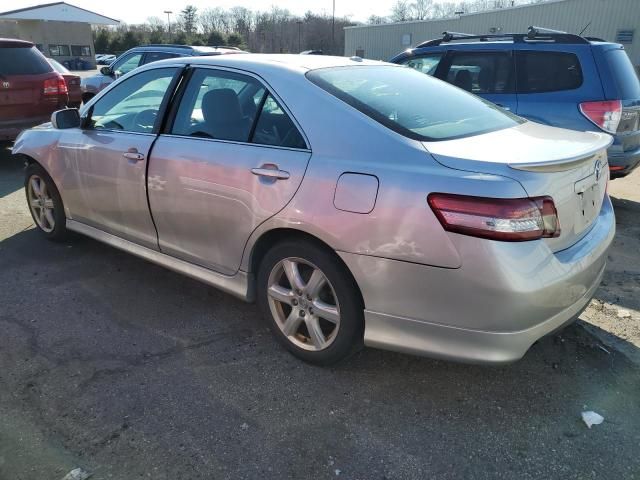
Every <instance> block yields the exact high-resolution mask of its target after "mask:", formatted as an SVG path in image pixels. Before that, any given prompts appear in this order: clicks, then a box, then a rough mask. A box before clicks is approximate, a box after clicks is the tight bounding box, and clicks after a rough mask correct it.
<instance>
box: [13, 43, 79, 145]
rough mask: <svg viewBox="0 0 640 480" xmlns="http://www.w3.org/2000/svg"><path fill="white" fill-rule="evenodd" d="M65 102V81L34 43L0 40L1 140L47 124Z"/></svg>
mask: <svg viewBox="0 0 640 480" xmlns="http://www.w3.org/2000/svg"><path fill="white" fill-rule="evenodd" d="M68 98H69V97H68V94H67V85H66V83H65V81H64V78H62V76H61V75H60V74H59V73H57V72H56V71H55V70H54V69H53V67H52V66H51V65H50V64H49V62H47V59H46V58H45V56H44V55H42V53H40V52H39V51H38V49H37V48H36V47H35V46H34V44H33V43H30V42H25V41H23V40H14V39H10V38H0V140H13V139H14V138H16V137H17V136H18V133H20V131H21V130H23V129H25V128H30V127H33V126H34V125H38V124H40V123H42V122H48V121H49V119H50V117H51V114H52V113H53V112H54V111H56V110H58V109H60V108H63V107H64V106H65V105H66V104H67V101H68Z"/></svg>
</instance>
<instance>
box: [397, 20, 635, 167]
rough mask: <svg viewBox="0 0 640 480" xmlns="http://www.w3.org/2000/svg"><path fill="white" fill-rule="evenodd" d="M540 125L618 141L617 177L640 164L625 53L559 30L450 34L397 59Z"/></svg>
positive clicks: (613, 160) (631, 75) (612, 159)
mask: <svg viewBox="0 0 640 480" xmlns="http://www.w3.org/2000/svg"><path fill="white" fill-rule="evenodd" d="M391 62H393V63H398V64H402V65H407V66H409V67H411V68H414V69H416V70H418V71H420V72H423V73H426V74H429V75H433V76H435V77H437V78H439V79H441V80H445V81H447V82H449V83H452V84H454V85H456V86H458V87H460V88H463V89H465V90H467V91H469V92H472V93H474V94H476V95H479V96H481V97H483V98H485V99H487V100H489V101H491V102H493V103H495V104H497V105H499V106H501V107H502V108H505V109H507V110H510V111H512V112H513V113H516V114H518V115H520V116H522V117H525V118H527V119H529V120H532V121H534V122H538V123H544V124H547V125H553V126H556V127H563V128H569V129H572V130H580V131H586V130H598V129H599V130H601V131H605V132H607V133H610V134H612V135H614V138H615V140H614V143H613V145H612V146H611V147H610V149H609V166H610V171H611V178H615V177H623V176H625V175H628V174H629V173H631V171H632V170H633V169H634V168H636V167H637V166H638V165H639V164H640V82H639V81H638V76H637V74H636V72H635V70H634V68H633V65H632V64H631V61H630V60H629V57H628V56H627V54H626V52H625V50H624V47H623V46H622V45H620V44H617V43H610V42H605V41H604V40H601V39H597V38H590V37H581V36H578V35H573V34H569V33H565V32H558V31H556V30H548V29H542V28H538V27H529V31H528V33H526V34H524V33H523V34H518V33H514V34H497V35H494V34H490V35H468V34H461V33H451V32H445V33H444V34H443V38H441V39H436V40H430V41H427V42H424V43H421V44H420V45H418V46H417V47H415V48H412V49H409V50H406V51H405V52H402V53H401V54H399V55H397V56H396V57H394V58H393V59H392V60H391Z"/></svg>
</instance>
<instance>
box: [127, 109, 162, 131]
mask: <svg viewBox="0 0 640 480" xmlns="http://www.w3.org/2000/svg"><path fill="white" fill-rule="evenodd" d="M157 118H158V111H157V110H152V109H148V110H142V111H141V112H138V113H137V114H136V116H135V117H134V118H133V125H134V126H135V127H137V129H139V130H142V131H150V130H152V129H153V126H154V125H155V124H156V119H157Z"/></svg>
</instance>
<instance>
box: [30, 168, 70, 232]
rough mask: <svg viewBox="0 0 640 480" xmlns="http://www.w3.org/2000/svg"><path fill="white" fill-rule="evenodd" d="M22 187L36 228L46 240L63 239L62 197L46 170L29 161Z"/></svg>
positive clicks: (64, 221)
mask: <svg viewBox="0 0 640 480" xmlns="http://www.w3.org/2000/svg"><path fill="white" fill-rule="evenodd" d="M43 188H44V189H43ZM24 189H25V193H26V196H27V207H28V208H29V212H31V218H33V222H34V223H35V224H36V227H37V228H38V230H40V232H41V233H42V234H43V235H44V236H45V237H46V238H47V240H52V241H57V242H59V241H63V240H65V239H66V238H67V236H68V230H67V225H66V224H67V219H66V216H65V213H64V206H63V204H62V198H61V197H60V192H58V189H57V188H56V185H55V183H53V180H52V179H51V177H50V176H49V174H48V173H47V172H46V170H45V169H44V168H42V167H41V166H40V165H38V164H37V163H31V164H30V165H29V166H28V167H27V169H26V172H25V179H24ZM38 192H39V193H38ZM37 205H39V206H37ZM41 212H44V213H42V214H41Z"/></svg>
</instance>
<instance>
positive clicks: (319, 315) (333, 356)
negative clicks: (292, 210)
mask: <svg viewBox="0 0 640 480" xmlns="http://www.w3.org/2000/svg"><path fill="white" fill-rule="evenodd" d="M258 302H259V304H260V308H261V310H262V313H263V315H264V316H265V318H266V319H267V320H268V322H269V325H270V327H271V330H272V331H273V333H274V334H275V336H276V338H277V339H278V340H279V341H280V343H282V344H283V345H284V346H285V348H287V349H288V350H289V351H290V352H291V353H293V354H294V355H295V356H296V357H298V358H300V359H302V360H304V361H306V362H309V363H314V364H318V365H330V364H333V363H336V362H338V361H340V360H343V359H344V358H346V357H348V356H349V355H350V354H351V353H353V352H354V351H356V350H357V349H358V348H359V347H361V345H362V332H363V325H364V314H363V306H362V303H361V301H360V295H359V292H358V289H357V286H356V284H355V281H354V280H353V278H352V277H351V274H350V273H349V272H348V271H347V270H346V268H345V267H344V266H343V265H342V264H341V263H340V262H339V261H338V259H337V258H336V257H335V254H332V252H329V251H326V250H325V249H323V248H320V247H318V246H316V245H314V244H312V243H310V242H284V243H280V244H278V245H276V246H275V247H273V248H272V249H271V250H270V251H269V252H268V253H267V254H266V255H265V257H264V259H263V261H262V263H261V265H260V269H259V271H258Z"/></svg>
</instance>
